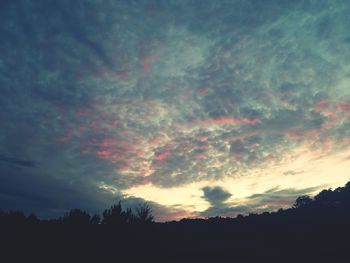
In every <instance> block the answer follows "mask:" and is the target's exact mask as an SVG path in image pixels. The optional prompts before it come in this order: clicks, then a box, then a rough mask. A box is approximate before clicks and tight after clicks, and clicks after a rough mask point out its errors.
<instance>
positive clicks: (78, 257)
mask: <svg viewBox="0 0 350 263" xmlns="http://www.w3.org/2000/svg"><path fill="white" fill-rule="evenodd" d="M0 219H1V220H0V231H1V238H0V241H1V247H0V248H1V251H0V252H1V257H2V258H3V259H6V260H0V262H38V261H45V262H52V261H59V262H84V261H87V262H91V261H95V262H123V263H124V262H179V263H186V262H213V263H220V262H237V263H240V262H242V263H243V262H331V263H349V262H350V184H349V183H348V184H347V185H346V186H345V187H343V188H338V189H336V190H334V191H331V190H324V191H322V192H321V193H320V194H319V195H317V196H316V197H315V198H314V199H310V198H306V197H302V198H298V199H297V202H296V204H295V206H294V207H293V208H290V209H287V210H280V211H278V212H276V213H264V214H261V215H249V216H245V217H238V218H235V219H231V218H210V219H208V220H203V219H194V220H189V219H184V220H181V221H180V222H170V223H150V222H148V223H147V222H136V223H135V222H134V223H118V224H104V223H103V220H102V221H101V222H99V223H96V222H95V223H94V224H91V223H89V224H80V223H79V220H78V221H64V220H63V221H62V220H52V221H43V220H37V219H33V218H29V217H28V218H26V219H25V220H23V219H22V220H15V219H16V217H14V216H12V217H10V216H8V215H7V216H6V214H5V215H4V214H3V215H2V216H1V217H0ZM23 259H24V260H23Z"/></svg>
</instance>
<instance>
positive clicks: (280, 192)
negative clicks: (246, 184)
mask: <svg viewBox="0 0 350 263" xmlns="http://www.w3.org/2000/svg"><path fill="white" fill-rule="evenodd" d="M320 189H322V186H317V187H308V188H304V189H293V188H286V189H280V188H279V187H275V188H272V189H269V190H267V191H265V192H264V193H261V194H254V195H251V196H250V197H248V199H249V201H248V206H249V207H250V208H254V210H256V211H259V210H262V211H269V210H276V209H278V208H281V207H290V206H291V205H292V204H293V202H294V201H295V200H296V198H297V197H299V196H302V195H309V194H312V193H314V192H316V191H317V190H320Z"/></svg>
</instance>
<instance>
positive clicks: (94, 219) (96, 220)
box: [90, 214, 101, 225]
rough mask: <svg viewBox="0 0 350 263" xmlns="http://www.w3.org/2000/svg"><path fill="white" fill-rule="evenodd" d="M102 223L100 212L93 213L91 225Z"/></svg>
mask: <svg viewBox="0 0 350 263" xmlns="http://www.w3.org/2000/svg"><path fill="white" fill-rule="evenodd" d="M100 223H101V217H100V215H98V214H95V215H93V216H92V217H91V218H90V224H91V225H99V224H100Z"/></svg>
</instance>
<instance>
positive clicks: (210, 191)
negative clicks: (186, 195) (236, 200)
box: [202, 186, 231, 205]
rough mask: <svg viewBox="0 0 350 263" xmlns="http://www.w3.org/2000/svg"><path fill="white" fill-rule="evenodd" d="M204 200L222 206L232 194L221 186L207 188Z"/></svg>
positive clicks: (204, 190) (204, 191)
mask: <svg viewBox="0 0 350 263" xmlns="http://www.w3.org/2000/svg"><path fill="white" fill-rule="evenodd" d="M202 190H203V193H204V196H203V198H204V199H205V200H207V201H208V202H209V203H210V204H212V205H217V204H221V203H223V202H224V201H226V200H227V199H228V198H230V196H231V194H230V193H229V192H227V191H225V190H224V189H222V188H221V187H220V186H213V187H211V186H206V187H204V188H203V189H202Z"/></svg>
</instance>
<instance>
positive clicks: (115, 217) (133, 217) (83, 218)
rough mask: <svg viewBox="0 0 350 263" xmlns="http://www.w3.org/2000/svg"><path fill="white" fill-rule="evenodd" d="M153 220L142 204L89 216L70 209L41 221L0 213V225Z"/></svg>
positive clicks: (110, 223)
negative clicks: (53, 217)
mask: <svg viewBox="0 0 350 263" xmlns="http://www.w3.org/2000/svg"><path fill="white" fill-rule="evenodd" d="M153 220H154V218H153V215H152V211H151V207H150V206H149V205H148V204H147V203H144V204H142V205H140V206H139V207H137V208H136V209H135V211H132V210H131V209H130V208H126V209H123V207H122V204H121V202H120V201H119V202H118V204H115V205H112V206H111V207H110V208H108V209H106V210H104V211H103V213H102V215H99V214H90V213H88V212H86V211H83V210H81V209H78V208H76V209H72V210H70V211H69V212H67V213H65V214H64V215H63V216H62V217H60V218H57V219H49V220H41V219H39V218H38V217H37V216H36V215H35V214H30V215H28V216H26V215H25V214H24V213H23V212H20V211H7V212H4V211H0V224H2V225H13V224H15V225H18V224H62V225H74V226H87V225H109V226H118V225H126V224H150V223H152V222H153Z"/></svg>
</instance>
